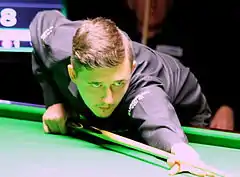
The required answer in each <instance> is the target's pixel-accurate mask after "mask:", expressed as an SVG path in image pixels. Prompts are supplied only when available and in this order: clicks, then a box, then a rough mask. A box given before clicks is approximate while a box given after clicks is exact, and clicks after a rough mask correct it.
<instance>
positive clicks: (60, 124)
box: [58, 119, 67, 134]
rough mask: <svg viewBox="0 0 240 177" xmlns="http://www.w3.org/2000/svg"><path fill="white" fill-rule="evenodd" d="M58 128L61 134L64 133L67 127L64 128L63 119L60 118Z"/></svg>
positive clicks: (64, 122)
mask: <svg viewBox="0 0 240 177" xmlns="http://www.w3.org/2000/svg"><path fill="white" fill-rule="evenodd" d="M58 128H59V130H60V133H61V134H66V132H67V129H66V121H65V119H61V121H60V122H59V124H58Z"/></svg>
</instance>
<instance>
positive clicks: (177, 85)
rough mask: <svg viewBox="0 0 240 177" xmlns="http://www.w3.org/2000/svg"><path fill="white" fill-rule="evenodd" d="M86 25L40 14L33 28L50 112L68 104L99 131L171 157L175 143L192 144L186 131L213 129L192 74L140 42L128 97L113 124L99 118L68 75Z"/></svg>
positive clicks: (35, 57)
mask: <svg viewBox="0 0 240 177" xmlns="http://www.w3.org/2000/svg"><path fill="white" fill-rule="evenodd" d="M81 23H82V21H70V20H68V19H66V18H65V17H64V16H63V15H62V14H61V13H60V12H58V11H55V10H50V11H43V12H39V13H38V14H37V15H36V17H35V18H34V19H33V21H32V23H31V25H30V32H31V38H32V44H33V48H34V52H33V60H32V67H33V73H34V75H35V76H36V77H37V78H38V81H39V83H40V84H41V86H42V89H43V95H44V99H45V104H46V106H47V107H48V106H51V105H53V104H55V103H64V105H65V106H66V109H69V110H71V111H73V112H75V113H77V114H78V115H81V117H86V118H87V119H88V121H89V122H91V123H92V124H94V125H95V126H97V127H100V128H104V129H107V130H110V131H116V132H118V131H124V130H126V129H130V132H135V133H136V134H139V135H140V136H141V137H142V139H143V140H144V141H145V142H146V143H147V144H149V145H151V146H154V147H157V148H160V149H163V150H166V151H170V149H171V147H172V145H173V144H174V143H178V142H187V138H186V136H185V135H184V133H183V130H182V129H181V125H194V126H201V127H205V126H207V125H208V124H209V120H210V116H211V111H210V109H209V107H208V104H207V102H206V99H205V96H204V95H203V94H202V92H201V87H200V85H199V84H198V81H197V79H196V78H195V77H194V75H193V74H192V73H191V72H190V70H189V68H187V67H184V66H183V65H182V64H181V63H180V62H179V61H178V60H177V59H175V58H173V57H171V56H169V55H166V54H163V53H160V52H156V51H154V50H152V49H150V48H149V47H147V46H145V45H142V44H140V43H137V42H132V45H133V52H134V55H135V60H136V62H137V66H136V69H135V70H134V72H133V74H132V78H131V82H130V86H129V88H128V90H127V92H126V94H125V96H124V97H123V99H122V100H121V102H120V104H119V105H118V107H117V108H116V109H115V110H114V112H113V113H112V115H111V116H110V117H109V118H106V119H105V120H103V119H98V118H97V117H95V115H93V113H92V112H91V111H90V110H89V109H88V107H87V106H86V105H85V104H84V102H83V100H82V99H81V96H80V95H79V92H78V90H77V87H76V85H75V84H74V83H73V82H71V80H70V78H69V76H68V72H67V64H69V62H70V61H69V58H70V56H71V52H72V37H73V35H74V33H75V31H76V29H77V28H78V27H80V25H81Z"/></svg>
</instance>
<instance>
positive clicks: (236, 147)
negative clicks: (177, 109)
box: [0, 101, 240, 177]
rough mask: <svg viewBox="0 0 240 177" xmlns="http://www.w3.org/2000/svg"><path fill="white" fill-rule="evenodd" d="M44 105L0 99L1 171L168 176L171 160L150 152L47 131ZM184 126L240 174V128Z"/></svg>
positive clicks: (38, 176)
mask: <svg viewBox="0 0 240 177" xmlns="http://www.w3.org/2000/svg"><path fill="white" fill-rule="evenodd" d="M44 111H45V108H44V107H41V106H39V107H38V106H33V105H27V104H16V103H12V102H1V101H0V131H1V134H0V177H80V176H82V177H95V176H96V177H167V176H169V175H168V165H167V164H166V162H165V161H164V160H161V159H159V158H156V157H153V156H151V155H148V154H144V153H142V152H138V151H135V150H132V149H128V148H125V147H122V146H120V145H115V144H111V143H109V144H108V143H106V144H104V145H98V144H95V143H92V142H89V141H86V140H84V139H80V138H74V137H70V136H65V135H64V136H63V135H53V134H44V133H43V129H42V124H41V116H42V114H43V113H44ZM183 129H184V131H185V133H186V135H187V136H188V138H189V141H190V144H191V145H192V146H193V147H194V149H196V150H197V151H198V152H199V154H200V155H201V157H202V159H203V160H204V161H205V162H206V163H207V164H208V165H210V166H213V167H215V168H217V169H219V170H222V171H225V172H228V173H230V174H231V175H232V176H236V177H237V176H238V177H240V162H239V159H240V134H237V133H231V132H221V131H217V130H207V129H200V128H192V127H183ZM176 176H193V175H191V174H188V173H182V174H178V175H176Z"/></svg>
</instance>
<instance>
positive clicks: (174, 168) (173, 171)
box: [169, 164, 180, 176]
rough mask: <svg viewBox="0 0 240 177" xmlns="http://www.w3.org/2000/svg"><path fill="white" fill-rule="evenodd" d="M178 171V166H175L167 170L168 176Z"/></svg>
mask: <svg viewBox="0 0 240 177" xmlns="http://www.w3.org/2000/svg"><path fill="white" fill-rule="evenodd" d="M179 171H180V166H179V164H175V165H173V166H172V168H171V170H169V175H172V176H173V175H176V174H177V173H178V172H179Z"/></svg>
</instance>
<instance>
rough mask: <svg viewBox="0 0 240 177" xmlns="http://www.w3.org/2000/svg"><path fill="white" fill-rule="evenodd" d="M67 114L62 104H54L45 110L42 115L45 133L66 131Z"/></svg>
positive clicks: (62, 132) (63, 132)
mask: <svg viewBox="0 0 240 177" xmlns="http://www.w3.org/2000/svg"><path fill="white" fill-rule="evenodd" d="M66 120H67V115H66V112H65V109H64V107H63V105H62V104H54V105H52V106H50V107H48V109H47V110H46V112H45V113H44V115H43V117H42V121H43V129H44V132H45V133H56V134H59V133H60V134H65V133H66V125H65V124H66Z"/></svg>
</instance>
